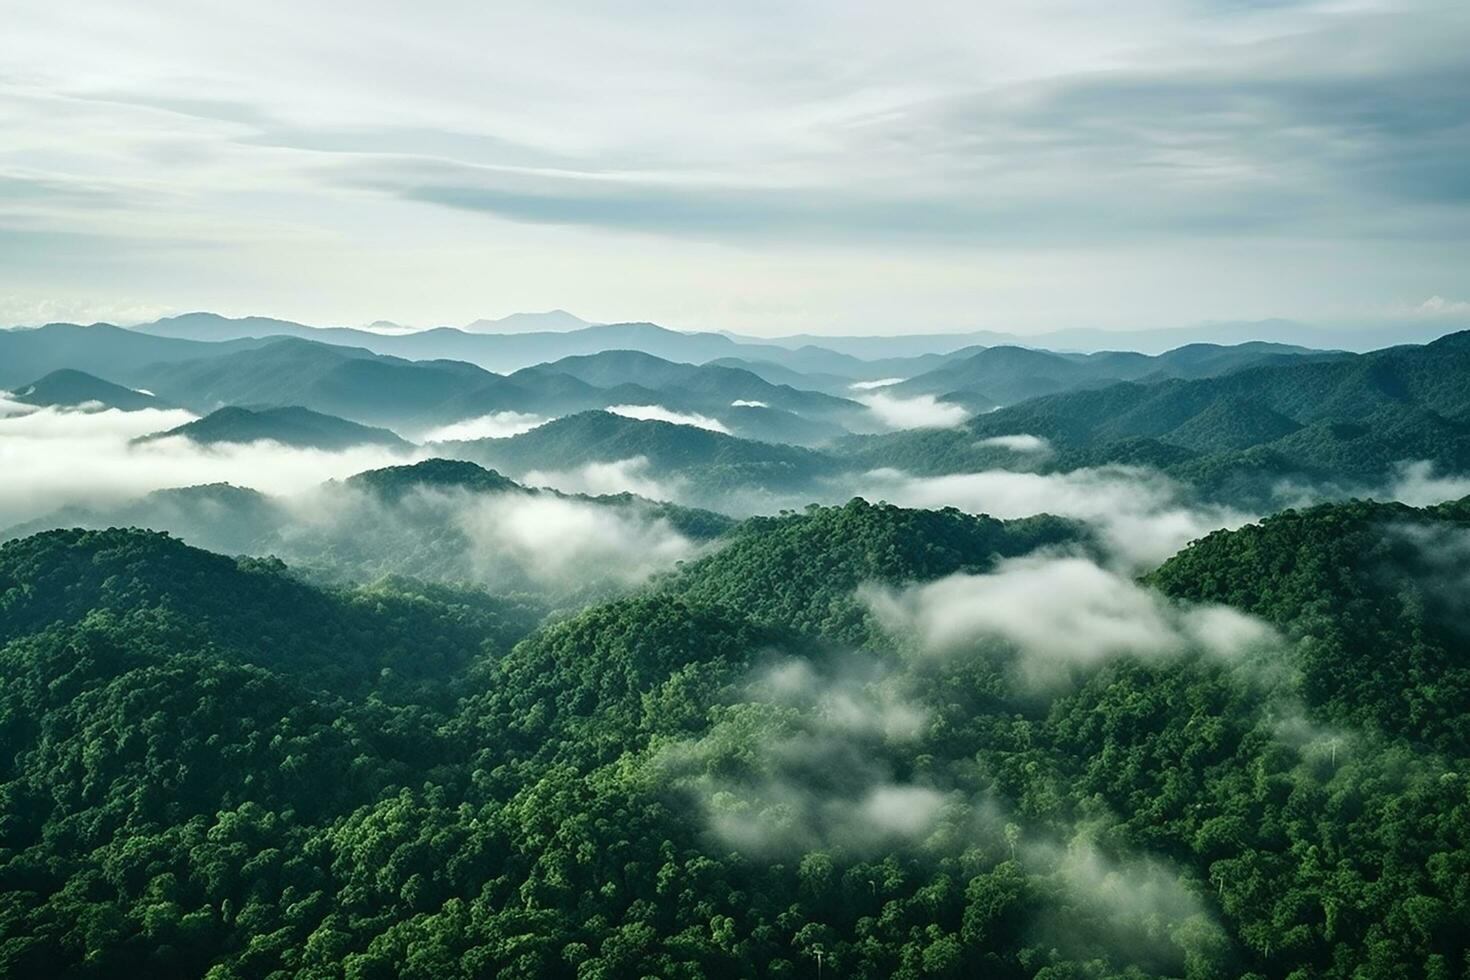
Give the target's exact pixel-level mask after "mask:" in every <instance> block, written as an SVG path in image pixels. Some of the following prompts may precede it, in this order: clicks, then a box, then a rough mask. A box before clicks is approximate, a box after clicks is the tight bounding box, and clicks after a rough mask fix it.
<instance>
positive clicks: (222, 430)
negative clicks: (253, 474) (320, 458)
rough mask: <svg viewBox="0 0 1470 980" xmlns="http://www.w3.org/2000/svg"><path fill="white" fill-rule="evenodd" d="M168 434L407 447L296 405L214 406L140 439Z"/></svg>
mask: <svg viewBox="0 0 1470 980" xmlns="http://www.w3.org/2000/svg"><path fill="white" fill-rule="evenodd" d="M172 437H179V438H183V439H188V440H189V441H190V442H197V443H199V444H201V445H206V446H212V445H217V444H220V443H247V442H259V441H262V440H267V441H270V442H278V443H280V444H281V445H283V446H294V447H297V448H300V449H327V450H342V449H348V448H351V447H353V446H383V447H385V448H388V449H402V450H408V449H410V448H411V446H410V445H409V443H407V442H405V441H404V440H402V439H400V438H398V436H396V435H394V434H393V433H392V432H389V431H388V430H387V429H377V428H373V427H372V426H367V425H359V424H358V423H356V422H349V421H348V420H346V419H341V418H337V417H336V416H334V415H323V414H322V413H321V412H313V411H311V410H310V409H306V408H300V407H298V406H290V407H285V408H259V409H249V408H241V407H239V406H235V405H230V406H226V407H225V408H219V409H215V410H214V411H213V412H210V413H209V414H208V415H206V416H204V418H202V419H195V420H194V421H193V422H186V423H185V424H183V425H181V426H178V427H176V428H173V429H168V430H166V431H164V432H158V433H154V434H153V435H149V436H146V437H144V440H145V441H151V440H156V439H168V438H172Z"/></svg>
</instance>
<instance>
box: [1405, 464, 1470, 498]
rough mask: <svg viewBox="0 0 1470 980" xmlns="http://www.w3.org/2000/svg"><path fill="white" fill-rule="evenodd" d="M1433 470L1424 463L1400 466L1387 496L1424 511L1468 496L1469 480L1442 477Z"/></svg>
mask: <svg viewBox="0 0 1470 980" xmlns="http://www.w3.org/2000/svg"><path fill="white" fill-rule="evenodd" d="M1434 470H1435V466H1434V464H1433V463H1431V462H1429V461H1427V460H1416V461H1414V462H1410V463H1402V464H1400V465H1399V467H1398V472H1397V473H1396V474H1395V475H1394V478H1393V480H1392V481H1391V482H1390V484H1389V487H1388V496H1389V497H1390V499H1393V500H1397V501H1399V502H1401V503H1405V504H1409V505H1410V506H1412V507H1428V506H1430V505H1432V504H1439V503H1444V502H1445V501H1446V500H1459V499H1460V498H1461V497H1464V496H1467V495H1470V476H1443V475H1438V474H1436V473H1435V472H1434Z"/></svg>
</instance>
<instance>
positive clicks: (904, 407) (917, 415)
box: [857, 390, 970, 429]
mask: <svg viewBox="0 0 1470 980" xmlns="http://www.w3.org/2000/svg"><path fill="white" fill-rule="evenodd" d="M857 400H858V401H860V402H862V403H863V404H864V405H866V406H868V408H869V409H870V410H871V411H872V412H873V414H874V415H876V416H878V418H879V420H880V421H882V423H883V424H884V425H886V426H888V427H889V428H891V429H952V428H954V427H955V426H957V425H959V424H960V423H962V422H964V421H965V419H967V418H969V417H970V413H969V412H968V411H966V410H965V409H964V408H962V407H961V406H959V405H952V404H949V403H948V402H941V401H940V400H939V399H937V398H935V397H934V396H933V395H915V396H913V397H910V398H904V397H901V396H898V395H890V394H887V393H886V392H883V391H881V390H880V391H871V392H869V393H867V394H863V395H858V396H857Z"/></svg>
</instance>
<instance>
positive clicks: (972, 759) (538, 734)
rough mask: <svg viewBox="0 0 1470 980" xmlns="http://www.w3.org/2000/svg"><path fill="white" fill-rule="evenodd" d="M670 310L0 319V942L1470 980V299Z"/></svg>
mask: <svg viewBox="0 0 1470 980" xmlns="http://www.w3.org/2000/svg"><path fill="white" fill-rule="evenodd" d="M645 326H648V327H651V325H645ZM85 330H96V331H97V332H96V333H95V334H93V335H92V336H93V337H95V338H96V344H95V346H88V345H86V344H83V343H82V342H81V339H80V338H81V337H83V336H85V334H78V331H85ZM196 330H197V331H201V333H200V337H203V336H205V335H206V334H207V335H208V337H209V338H210V339H200V338H199V337H195V336H191V334H192V333H193V332H195V331H196ZM247 330H248V331H251V333H241V332H242V331H247ZM586 331H590V332H586ZM659 331H660V328H652V329H651V330H650V329H644V327H642V326H640V327H637V328H620V329H605V328H593V327H577V326H575V325H572V326H570V327H569V328H568V329H567V330H565V331H561V332H558V333H557V334H555V335H554V336H555V338H556V339H547V336H549V335H540V334H536V333H523V334H493V333H481V334H475V335H473V336H472V337H471V339H469V340H465V339H463V337H466V336H471V335H469V334H464V335H462V336H440V337H437V338H436V337H427V338H421V339H420V340H419V341H417V343H420V344H426V345H432V344H439V345H462V349H463V350H464V351H466V352H471V353H474V352H479V354H480V355H481V356H482V357H483V358H485V359H489V358H490V357H492V355H493V356H495V357H500V356H504V357H506V358H519V357H522V356H531V355H530V354H527V353H526V352H532V351H534V352H540V351H542V350H547V351H554V352H555V353H556V355H557V356H556V358H554V359H551V358H548V359H547V361H546V363H534V364H531V365H517V366H516V368H515V370H514V371H513V373H510V374H505V375H502V374H494V373H492V372H491V371H490V370H488V369H487V367H486V366H485V365H484V364H480V363H465V362H452V361H427V360H408V359H406V358H404V357H402V356H393V355H391V354H388V353H385V350H386V348H387V347H389V346H392V347H394V348H395V349H407V348H408V347H409V346H411V345H410V344H409V343H408V342H407V341H398V340H394V341H393V342H392V344H383V345H378V344H375V345H374V349H373V350H367V349H354V348H352V347H345V346H342V343H343V342H344V340H346V339H350V338H344V337H342V336H339V335H338V334H336V333H334V332H332V331H320V332H316V331H313V328H308V327H302V326H300V325H293V324H289V323H285V322H283V321H270V320H265V319H262V318H256V319H254V320H251V321H249V322H248V323H244V322H235V321H222V320H214V319H204V320H199V319H189V318H184V319H182V320H179V321H164V322H161V323H159V324H153V325H150V326H148V327H147V328H145V329H142V330H138V331H127V330H121V329H118V328H110V327H102V328H79V327H77V328H73V327H68V326H65V325H59V326H53V327H47V328H42V329H40V330H36V331H7V332H0V352H4V351H10V352H12V353H14V354H15V358H14V359H13V360H11V361H9V362H5V366H4V367H3V368H0V376H3V383H4V384H6V385H7V386H8V387H9V388H10V389H11V390H10V392H9V394H8V395H6V396H5V397H4V399H3V400H0V465H4V466H5V467H6V473H7V479H6V480H5V481H3V482H0V525H3V528H0V540H3V543H0V976H7V977H8V976H15V977H29V976H36V977H42V976H44V977H66V978H72V977H75V978H96V977H132V976H149V977H180V978H184V977H209V978H211V980H226V978H241V980H244V978H268V977H281V976H302V977H320V978H330V977H341V978H353V980H363V978H373V977H385V978H386V977H423V978H436V980H437V978H444V977H465V978H470V977H507V978H510V977H527V978H530V977H566V978H575V980H592V978H616V977H662V978H689V980H693V978H716V977H721V978H723V977H730V978H734V977H748V976H772V977H783V976H785V977H799V976H813V975H816V973H817V972H818V970H819V969H820V972H821V975H822V976H824V977H828V976H832V977H837V976H842V977H869V978H875V980H876V978H880V977H904V978H923V977H968V976H994V977H1004V978H1010V977H1015V978H1042V980H1063V978H1084V977H1086V978H1115V977H1116V978H1142V977H1189V978H1199V980H1204V978H1231V980H1234V978H1252V980H1254V978H1268V977H1290V978H1294V980H1297V978H1300V980H1306V978H1315V977H1322V978H1329V977H1341V978H1355V980H1356V978H1369V977H1383V978H1388V977H1394V978H1397V977H1412V978H1423V980H1439V978H1447V977H1454V976H1460V975H1463V974H1464V973H1465V972H1466V971H1467V970H1470V959H1467V956H1470V941H1467V936H1466V932H1465V928H1464V924H1465V923H1466V922H1470V888H1467V886H1466V882H1467V881H1470V782H1467V779H1470V772H1467V765H1470V710H1467V709H1470V660H1467V651H1470V636H1467V633H1466V627H1465V623H1466V622H1467V614H1470V607H1467V602H1470V598H1467V597H1470V496H1467V494H1470V479H1467V478H1466V476H1465V474H1467V473H1470V459H1467V458H1466V457H1465V455H1464V452H1463V450H1464V447H1465V445H1470V443H1466V442H1465V439H1466V438H1467V433H1470V428H1466V427H1467V426H1470V394H1467V392H1470V386H1466V385H1465V384H1464V381H1465V379H1466V377H1467V376H1470V371H1467V368H1470V363H1467V362H1466V361H1465V359H1464V355H1465V338H1464V335H1452V336H1450V337H1446V338H1444V339H1443V340H1440V341H1438V342H1436V343H1434V344H1430V345H1426V346H1424V347H1403V348H1394V349H1390V350H1386V351H1380V352H1376V353H1370V354H1363V355H1356V354H1344V353H1341V352H1322V351H1310V350H1306V349H1297V348H1284V347H1282V346H1281V345H1270V344H1243V345H1239V346H1238V347H1215V346H1212V345H1195V346H1192V347H1186V348H1180V349H1178V350H1175V351H1171V352H1168V353H1166V354H1163V355H1158V356H1154V357H1146V356H1144V355H1133V354H1091V355H1081V354H1062V353H1054V352H1048V351H1026V350H1022V349H1020V348H1014V347H990V348H985V349H979V350H970V349H962V348H956V349H954V350H949V351H945V352H943V353H934V352H931V353H929V354H920V355H914V356H908V355H904V356H902V357H898V356H894V357H890V356H884V357H874V358H871V359H868V360H864V359H862V358H860V357H857V356H855V355H853V354H848V353H841V352H836V351H822V350H820V349H815V348H813V349H808V348H807V347H801V346H792V347H781V346H779V345H769V346H771V347H772V350H766V349H764V348H763V347H762V348H761V349H759V350H751V349H747V348H749V347H754V346H756V345H749V344H744V343H742V342H736V341H732V340H730V339H729V338H721V339H711V338H712V337H714V336H716V335H703V336H702V335H685V334H673V332H671V331H662V332H659ZM431 333H438V332H437V331H434V332H431ZM450 333H451V334H458V333H459V332H457V331H451V332H450ZM236 334H240V336H236ZM278 334H285V335H286V336H284V337H282V336H277V335H278ZM666 334H669V335H672V336H665V335H666ZM354 336H355V335H354ZM640 338H644V339H647V338H652V339H651V340H648V342H647V343H644V344H642V346H639V347H637V349H635V350H623V349H620V348H618V347H616V346H604V345H606V344H622V343H633V342H635V341H638V340H639V339H640ZM635 346H636V345H635ZM379 347H382V348H384V349H383V350H380V349H378V348H379ZM455 349H460V347H459V346H456V347H455ZM694 350H698V351H699V353H700V357H705V354H706V353H707V354H708V357H707V358H705V360H701V361H700V363H681V362H677V361H671V360H669V359H668V358H669V356H673V355H675V354H676V353H680V352H682V356H688V357H691V358H693V357H694V355H693V354H690V353H688V352H689V351H694ZM773 351H775V352H780V351H784V352H785V353H784V354H779V353H773ZM757 355H760V356H759V357H758V356H757ZM767 355H769V356H767ZM716 358H718V359H719V360H720V361H721V363H720V364H713V365H712V364H710V363H707V361H709V360H714V359H716ZM732 361H739V362H740V363H738V364H737V363H731V362H732ZM292 366H294V368H293V369H292V370H290V371H288V370H286V369H287V368H291V367H292ZM909 371H911V372H912V373H908V372H909ZM899 372H901V373H902V380H899V381H895V380H894V379H895V378H896V377H900V374H899ZM12 375H14V377H12ZM139 389H143V390H139ZM878 394H882V398H881V399H880V398H878V397H877V395H878ZM997 406H1000V407H997ZM991 409H994V410H993V411H992V410H991ZM751 413H757V414H751ZM758 427H763V428H761V432H760V433H759V434H756V432H755V430H756V429H757V428H758ZM12 474H13V476H12ZM1369 498H1372V499H1369Z"/></svg>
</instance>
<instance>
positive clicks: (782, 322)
mask: <svg viewBox="0 0 1470 980" xmlns="http://www.w3.org/2000/svg"><path fill="white" fill-rule="evenodd" d="M4 19H5V24H4V27H3V29H0V323H17V322H41V321H45V320H52V319H76V320H92V319H113V320H119V321H127V320H136V319H141V318H149V317H152V316H154V315H158V314H162V313H171V312H182V311H186V310H192V309H212V310H217V311H220V312H224V313H229V314H246V313H261V314H269V315H278V316H285V317H290V318H293V319H300V320H305V321H308V322H315V323H348V324H351V323H364V322H367V321H371V320H374V319H378V318H387V319H392V320H397V321H400V322H405V323H409V324H415V325H429V324H438V323H463V322H466V321H469V320H472V319H474V318H477V317H497V316H502V315H505V314H507V313H511V312H515V311H518V310H541V309H547V308H551V307H564V308H567V309H570V310H572V311H574V312H576V313H578V314H580V315H582V316H584V317H587V318H590V319H598V320H623V319H652V320H656V321H658V322H661V323H666V324H669V325H671V326H678V327H687V328H711V329H713V328H726V329H732V330H739V331H744V332H750V333H782V332H795V331H815V332H904V331H913V330H957V329H964V328H989V329H1001V330H1015V331H1020V332H1028V331H1037V330H1043V329H1046V328H1050V327H1063V326H1109V327H1137V326H1165V325H1179V324H1186V323H1195V322H1199V321H1203V320H1213V319H1255V318H1261V317H1269V316H1284V317H1294V318H1299V319H1306V320H1314V321H1332V320H1339V321H1340V320H1343V319H1352V318H1382V317H1400V316H1401V317H1423V316H1435V315H1446V314H1455V313H1459V314H1464V313H1466V312H1470V164H1467V160H1470V56H1467V51H1470V5H1467V4H1466V3H1464V2H1462V0H1456V2H1452V3H1437V2H1436V3H1428V2H1374V0H1367V2H1345V3H1320V4H1319V3H1293V2H1290V0H1180V2H1163V0H1119V2H1115V3H1106V4H1105V3H1097V2H1095V0H1085V2H1084V0H1075V2H1074V0H1024V2H1022V0H1014V2H1010V3H1003V4H1002V3H994V2H956V3H940V2H930V0H905V2H903V3H882V4H876V3H875V4H868V3H855V2H852V0H833V2H798V3H775V2H767V0H750V2H744V3H728V2H724V3H701V2H692V0H680V2H644V3H629V2H626V0H624V2H617V3H613V2H608V3H516V2H495V3H486V2H480V0H475V2H460V0H441V2H434V0H426V2H424V3H417V4H408V3H402V2H383V0H354V2H350V3H349V2H340V3H338V2H332V3H327V2H300V0H298V2H278V0H249V2H211V3H200V2H198V0H189V2H182V0H180V2H174V0H129V2H128V3H118V2H116V0H67V2H64V3H62V2H55V0H17V2H13V3H9V4H6V6H5V12H4Z"/></svg>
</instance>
